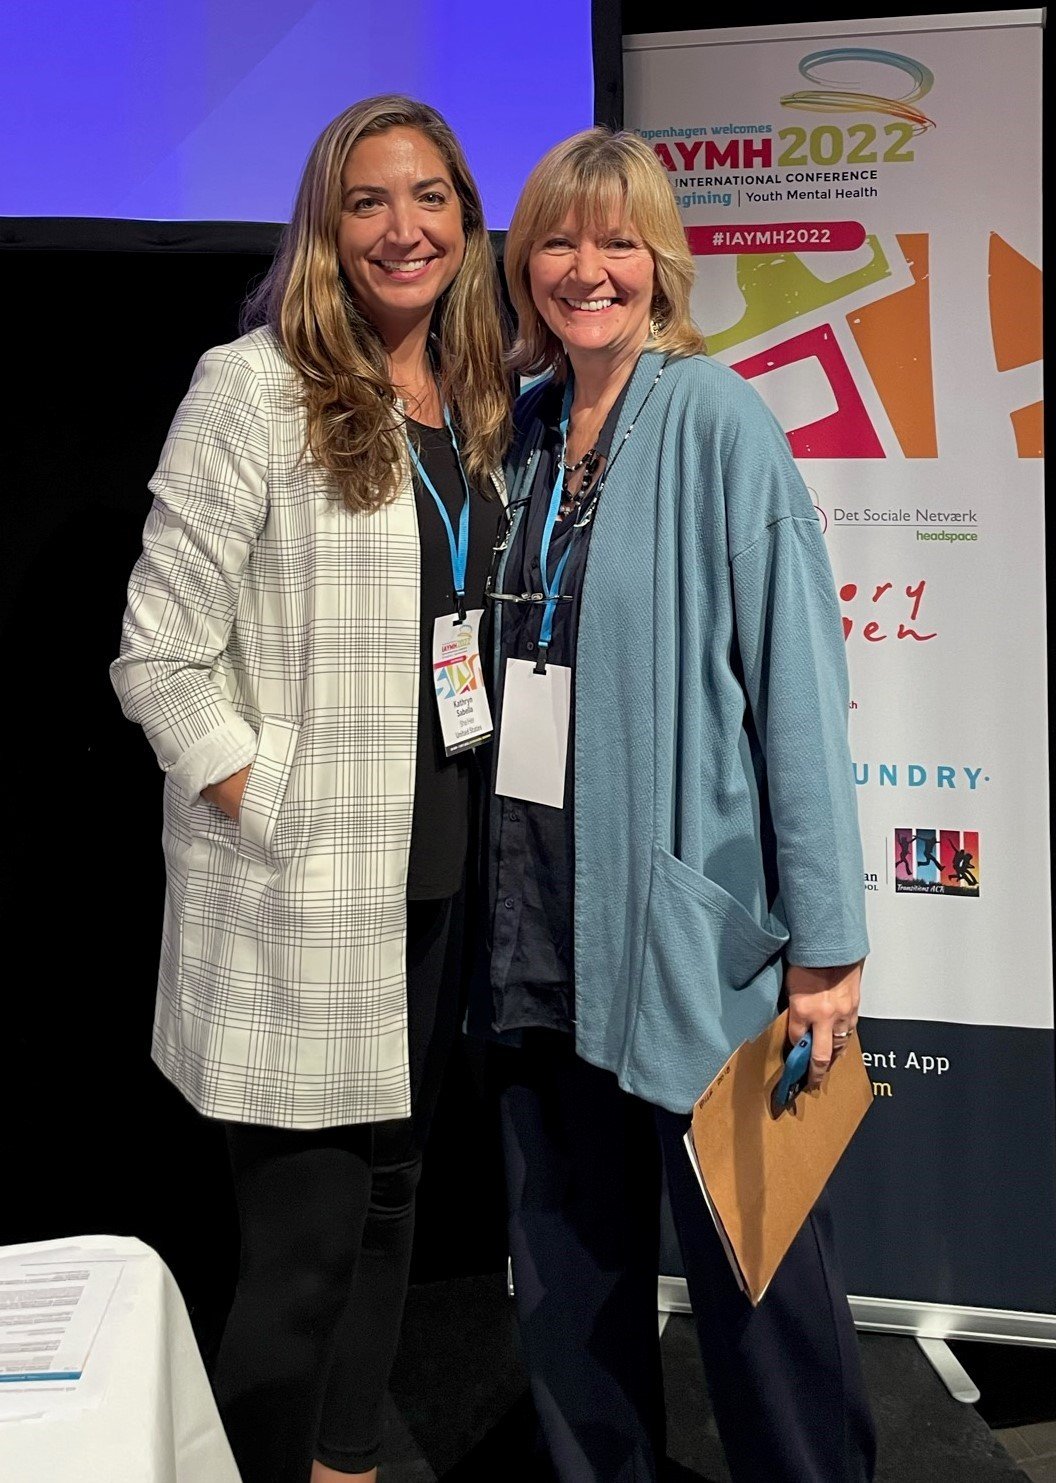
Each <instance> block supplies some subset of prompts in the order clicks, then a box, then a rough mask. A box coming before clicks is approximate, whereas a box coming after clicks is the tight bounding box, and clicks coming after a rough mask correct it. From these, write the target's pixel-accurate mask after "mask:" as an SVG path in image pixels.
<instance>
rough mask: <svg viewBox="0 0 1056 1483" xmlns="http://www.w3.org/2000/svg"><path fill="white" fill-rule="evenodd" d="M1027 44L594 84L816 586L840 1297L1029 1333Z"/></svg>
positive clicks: (893, 48) (653, 55)
mask: <svg viewBox="0 0 1056 1483" xmlns="http://www.w3.org/2000/svg"><path fill="white" fill-rule="evenodd" d="M1040 22H1041V12H1040V11H1014V12H992V13H986V14H985V15H979V14H975V15H972V14H968V15H961V16H955V15H949V16H916V17H911V18H907V19H903V20H884V21H870V22H866V21H852V22H842V23H835V22H834V23H826V24H812V25H803V26H795V27H789V28H779V27H756V28H752V29H742V30H723V31H702V32H680V33H672V34H671V35H656V36H634V37H629V38H627V39H626V41H625V49H624V77H625V94H626V118H627V126H628V127H629V128H633V129H634V130H636V131H637V132H638V133H639V134H640V135H641V136H642V137H643V138H644V139H646V140H647V141H648V142H649V143H650V145H651V146H652V147H653V149H654V150H655V151H656V154H657V156H658V157H659V159H660V160H661V162H662V163H663V165H664V166H665V168H666V169H667V170H668V172H669V174H670V178H671V184H672V188H673V190H674V192H675V196H676V199H677V200H678V203H679V207H680V209H681V212H682V217H683V221H684V223H685V226H686V232H687V236H688V239H689V243H690V246H691V248H692V251H693V253H694V255H695V257H696V262H697V279H696V286H695V289H694V294H693V309H694V315H695V318H696V320H697V322H698V324H699V325H700V326H701V328H702V329H703V330H704V332H705V334H706V335H707V339H708V348H709V351H710V352H711V354H713V355H714V356H715V357H717V358H718V359H720V360H722V361H723V362H725V363H726V364H727V365H729V366H732V367H734V368H735V369H736V370H737V371H739V372H740V374H741V375H742V376H744V377H746V378H747V379H749V380H750V381H751V382H752V384H753V385H754V386H755V387H756V388H757V389H758V391H759V393H760V394H761V395H762V396H763V398H764V399H765V400H766V401H767V403H768V404H769V406H770V407H771V409H772V411H773V412H774V414H775V416H776V417H777V419H778V421H779V422H780V423H781V425H782V427H783V428H784V430H785V432H786V434H787V436H788V439H789V442H790V445H791V447H792V451H793V453H794V455H795V456H796V458H797V460H798V461H799V465H800V469H801V471H802V473H803V476H804V478H805V480H806V482H807V485H808V486H809V488H810V490H811V492H812V496H813V499H814V503H815V505H816V507H817V510H818V516H819V519H820V521H821V524H822V527H823V529H824V531H825V535H826V540H827V543H828V548H829V554H830V557H831V560H832V565H833V570H834V572H835V576H836V583H837V587H838V590H839V596H840V605H841V609H842V614H843V626H844V632H845V637H846V643H847V654H848V662H849V667H850V673H851V688H852V701H851V715H850V718H849V726H850V737H851V748H852V753H853V757H854V775H855V780H856V783H857V785H858V800H859V811H860V818H861V824H862V837H863V846H864V853H865V871H866V875H865V886H866V890H867V892H868V897H867V900H868V904H869V918H870V936H871V940H872V953H871V955H870V958H869V960H868V963H867V965H866V972H865V978H864V984H863V990H864V1001H865V1002H864V1008H865V1013H866V1016H867V1018H864V1019H863V1021H862V1027H861V1033H862V1044H863V1049H864V1050H865V1052H866V1053H867V1056H868V1058H869V1060H870V1061H871V1064H872V1072H873V1081H874V1094H875V1096H874V1107H873V1109H872V1111H871V1113H870V1116H869V1117H868V1118H867V1119H866V1121H865V1123H864V1124H863V1127H862V1129H861V1131H860V1133H859V1134H858V1137H857V1139H856V1141H855V1143H854V1144H853V1145H852V1148H851V1150H850V1151H849V1153H848V1155H847V1158H846V1160H845V1161H844V1163H843V1165H842V1166H841V1168H840V1169H839V1170H838V1172H837V1176H836V1178H835V1180H834V1182H833V1195H834V1199H835V1203H836V1205H837V1209H838V1214H839V1217H840V1229H841V1244H842V1247H843V1249H844V1252H845V1257H846V1263H847V1267H848V1272H847V1277H848V1282H849V1286H850V1289H851V1291H852V1292H854V1293H856V1294H862V1295H866V1296H873V1297H880V1298H889V1299H904V1300H906V1301H908V1302H910V1303H921V1304H938V1305H951V1306H959V1307H964V1306H966V1305H967V1306H971V1307H975V1308H985V1309H990V1310H1014V1311H1017V1312H1019V1313H1032V1314H1037V1315H1052V1314H1056V1140H1054V1088H1053V974H1052V946H1051V922H1050V870H1049V831H1048V814H1049V810H1048V782H1047V777H1048V762H1047V759H1048V738H1047V706H1046V653H1045V622H1046V611H1045V572H1044V556H1043V541H1044V504H1043V477H1042V475H1043V463H1042V458H1043V451H1044V450H1043V416H1042V360H1041V357H1042V313H1041V267H1040V264H1041V160H1040V146H1041V28H1040ZM998 104H999V106H998ZM998 1327H999V1326H998Z"/></svg>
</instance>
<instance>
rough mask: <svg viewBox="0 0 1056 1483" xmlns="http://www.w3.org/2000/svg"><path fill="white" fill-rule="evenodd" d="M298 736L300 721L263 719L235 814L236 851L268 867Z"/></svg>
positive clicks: (276, 718)
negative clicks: (236, 816)
mask: <svg viewBox="0 0 1056 1483" xmlns="http://www.w3.org/2000/svg"><path fill="white" fill-rule="evenodd" d="M300 734H301V723H300V722H299V721H288V720H286V719H285V717H282V716H264V717H262V719H261V722H260V730H259V731H258V733H257V751H256V755H255V756H254V758H253V762H252V764H251V766H250V770H249V777H248V779H247V780H246V788H245V792H244V793H243V794H242V806H241V808H240V810H239V815H238V850H239V853H240V854H242V855H245V856H247V857H248V858H249V859H251V860H257V861H259V862H261V863H262V864H267V865H271V864H273V863H274V862H273V861H272V860H271V858H270V852H271V841H272V837H273V836H274V833H275V825H276V824H277V823H278V819H279V810H280V808H281V807H282V800H283V798H284V797H285V795H286V788H287V785H288V784H289V781H290V771H291V769H292V767H293V755H294V752H295V751H296V749H297V739H298V737H299V736H300Z"/></svg>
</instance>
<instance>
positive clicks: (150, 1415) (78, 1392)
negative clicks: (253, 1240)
mask: <svg viewBox="0 0 1056 1483" xmlns="http://www.w3.org/2000/svg"><path fill="white" fill-rule="evenodd" d="M67 1254H69V1256H68V1260H69V1263H70V1265H71V1266H75V1265H77V1264H78V1263H80V1264H82V1265H84V1266H87V1265H89V1264H91V1263H92V1262H93V1261H94V1262H96V1263H98V1264H99V1265H100V1266H102V1264H103V1263H104V1262H108V1263H110V1266H109V1270H110V1271H111V1272H112V1271H115V1270H119V1271H120V1276H119V1278H118V1280H117V1285H116V1287H115V1288H114V1289H113V1294H112V1297H111V1298H110V1301H109V1303H108V1305H107V1307H106V1311H105V1314H104V1316H103V1319H102V1322H101V1323H100V1325H99V1327H98V1330H97V1332H96V1337H95V1340H94V1342H93V1344H92V1347H91V1350H90V1352H89V1353H88V1357H87V1360H86V1362H85V1365H84V1371H83V1376H82V1378H81V1379H80V1380H78V1381H77V1382H76V1383H75V1384H72V1385H71V1386H70V1387H69V1389H68V1390H66V1391H65V1392H63V1393H61V1394H57V1395H56V1394H54V1393H49V1392H48V1391H47V1390H46V1389H45V1388H44V1387H43V1386H42V1387H41V1390H40V1393H39V1394H33V1390H32V1386H26V1385H22V1386H20V1385H19V1384H18V1383H15V1382H9V1383H8V1384H7V1385H4V1384H0V1483H53V1480H54V1483H239V1475H238V1470H237V1468H236V1467H235V1462H234V1459H233V1458H232V1456H231V1449H230V1447H229V1446H228V1444H227V1439H226V1437H225V1436H224V1432H223V1428H222V1426H221V1424H220V1418H219V1416H218V1414H217V1410H216V1405H215V1403H214V1401H213V1397H212V1392H211V1391H210V1388H209V1382H208V1379H207V1377H206V1373H205V1369H204V1366H203V1365H202V1360H201V1356H200V1354H199V1352H198V1346H197V1343H196V1341H195V1337H194V1332H193V1330H192V1328H191V1323H190V1319H189V1317H188V1315H187V1309H186V1307H185V1306H184V1302H183V1298H182V1297H181V1295H180V1291H179V1289H178V1287H177V1286H176V1283H175V1281H174V1280H173V1277H172V1274H171V1273H170V1271H169V1269H168V1268H167V1267H166V1265H165V1263H164V1262H163V1261H162V1260H161V1258H160V1257H159V1256H158V1254H157V1252H155V1251H153V1250H152V1249H151V1248H150V1247H149V1246H145V1245H144V1244H143V1242H142V1241H137V1240H135V1239H134V1238H131V1237H122V1236H71V1237H69V1238H68V1239H66V1240H61V1241H43V1242H39V1243H33V1244H30V1245H22V1246H6V1247H0V1259H6V1258H11V1257H14V1256H32V1257H34V1258H36V1257H38V1256H39V1258H40V1259H41V1261H42V1262H47V1261H49V1260H54V1259H55V1258H59V1257H60V1256H61V1259H62V1261H63V1262H64V1263H65V1262H66V1261H67ZM10 1330H11V1325H10V1323H9V1324H8V1332H10ZM2 1334H3V1330H0V1336H2Z"/></svg>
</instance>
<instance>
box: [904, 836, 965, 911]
mask: <svg viewBox="0 0 1056 1483" xmlns="http://www.w3.org/2000/svg"><path fill="white" fill-rule="evenodd" d="M894 858H895V890H896V892H898V891H905V892H908V893H910V894H911V895H917V896H973V897H974V896H978V895H979V877H980V870H979V831H978V830H977V829H965V830H963V831H960V830H957V829H921V828H917V829H908V828H907V829H896V830H895V836H894Z"/></svg>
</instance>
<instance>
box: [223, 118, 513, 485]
mask: <svg viewBox="0 0 1056 1483" xmlns="http://www.w3.org/2000/svg"><path fill="white" fill-rule="evenodd" d="M394 128H407V129H417V130H418V132H419V133H421V134H423V135H424V136H425V137H426V139H428V140H429V142H430V143H431V144H432V145H433V146H434V147H435V149H436V150H437V152H438V153H439V155H440V156H441V158H442V159H443V161H444V164H445V166H446V168H447V169H448V171H449V172H450V175H451V181H452V184H453V185H454V188H455V193H456V194H457V196H458V200H459V204H460V205H461V208H462V229H463V233H464V235H465V239H466V250H465V256H464V258H463V261H462V266H461V268H460V269H459V272H458V275H457V276H456V278H455V279H454V281H453V283H451V284H450V285H449V287H448V288H447V289H446V290H445V291H444V293H443V294H441V296H440V298H439V300H438V302H437V304H436V307H435V309H434V311H433V322H432V334H433V335H434V336H435V340H434V345H435V347H436V350H437V357H436V358H437V362H438V371H439V380H440V395H441V398H442V400H443V401H444V403H445V404H446V405H447V406H448V407H449V408H450V409H451V414H452V417H453V418H454V421H455V422H456V424H457V425H458V428H459V432H460V440H459V442H460V448H461V452H462V461H463V463H464V464H465V467H466V472H467V473H468V474H469V476H470V477H471V478H472V479H474V480H476V481H479V482H481V483H482V484H483V486H484V488H485V489H487V488H489V487H490V481H489V480H488V475H489V474H490V472H491V470H492V469H494V468H497V467H498V466H499V464H500V462H501V460H502V456H503V454H504V453H505V451H506V445H507V443H508V441H509V433H510V387H509V383H508V380H507V377H506V374H505V372H504V370H503V350H504V336H503V330H502V323H501V320H500V309H499V305H500V302H501V301H500V297H499V281H498V271H497V269H496V266H495V257H494V253H493V251H492V248H491V243H490V241H489V238H488V233H487V230H486V228H485V225H484V210H483V207H482V205H481V201H480V194H479V192H478V190H477V187H476V184H475V182H474V180H473V177H472V175H471V174H470V171H469V166H468V164H467V163H466V158H465V155H464V154H463V152H462V148H461V145H460V144H459V143H458V140H457V139H456V138H455V135H454V134H453V132H452V131H451V129H450V127H449V126H448V125H447V123H445V121H444V120H443V118H442V117H441V116H440V114H439V113H437V112H436V110H435V109H434V108H430V107H429V106H428V104H425V103H419V102H416V101H415V100H414V99H412V98H407V97H404V96H403V95H402V94H396V93H393V94H385V95H381V96H378V97H374V98H365V99H364V100H363V101H362V102H360V103H355V104H353V106H352V107H351V108H347V109H346V110H345V111H344V113H341V114H338V116H337V118H335V119H333V120H331V122H330V123H329V124H327V126H326V128H325V129H324V130H323V132H322V133H321V134H320V135H319V138H318V139H317V140H316V142H315V144H314V145H313V146H312V151H311V153H310V155H309V156H308V161H307V163H306V165H305V167H304V173H303V174H302V176H301V182H300V186H299V188H298V191H297V200H296V204H295V206H294V210H293V216H292V218H291V220H290V223H289V225H288V226H287V227H286V229H285V230H284V232H283V235H282V240H281V242H280V244H279V249H278V252H277V254H276V256H275V260H274V262H273V263H272V265H271V268H270V269H269V271H268V273H267V275H266V276H265V278H264V279H263V280H262V282H261V283H260V284H259V286H258V287H257V288H256V289H255V290H254V292H253V293H252V294H251V295H250V297H249V298H248V299H247V302H246V308H245V312H244V314H243V327H244V328H250V327H252V326H254V325H259V324H268V325H270V326H271V327H272V329H273V330H274V331H275V334H276V335H277V336H278V339H279V341H280V343H281V345H282V348H283V350H284V351H285V353H286V356H287V358H288V359H289V361H290V362H291V364H292V365H293V367H294V369H295V370H296V371H298V372H299V374H300V377H301V380H302V382H303V386H304V405H305V408H306V411H307V417H308V437H307V450H308V451H309V452H310V453H311V454H312V456H313V458H314V459H315V460H316V462H317V463H319V464H321V465H322V467H323V468H324V469H326V470H327V471H328V472H329V473H330V474H331V475H332V476H333V479H334V482H335V485H336V487H337V491H338V493H339V494H340V496H341V498H342V499H343V500H344V502H345V504H346V505H347V506H348V507H349V509H350V510H353V511H369V510H376V509H378V508H380V506H381V505H383V504H385V503H387V502H388V501H389V500H391V499H393V498H395V496H396V493H397V491H398V488H399V469H400V466H401V458H402V454H403V434H402V431H401V424H400V421H399V419H398V417H397V416H396V415H394V411H393V400H394V391H393V386H392V379H391V376H390V373H389V365H388V359H387V356H386V353H385V347H384V345H383V344H382V341H381V337H380V335H379V334H378V332H377V330H376V329H375V328H374V325H373V324H372V323H371V321H370V319H368V318H367V316H366V315H365V314H364V312H363V310H362V308H361V306H360V305H359V304H358V303H357V302H356V300H355V298H354V296H353V294H352V292H351V291H350V288H349V285H348V282H347V280H346V278H345V276H344V274H343V273H342V271H341V264H340V262H339V260H338V254H337V231H338V225H339V223H340V219H341V200H342V191H341V173H342V171H343V170H344V167H345V162H346V160H347V159H348V155H349V152H350V150H352V149H353V148H354V146H355V145H356V144H357V143H358V141H359V140H360V139H363V138H365V137H367V136H368V135H371V134H382V133H384V132H385V131H386V130H388V129H394Z"/></svg>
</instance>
